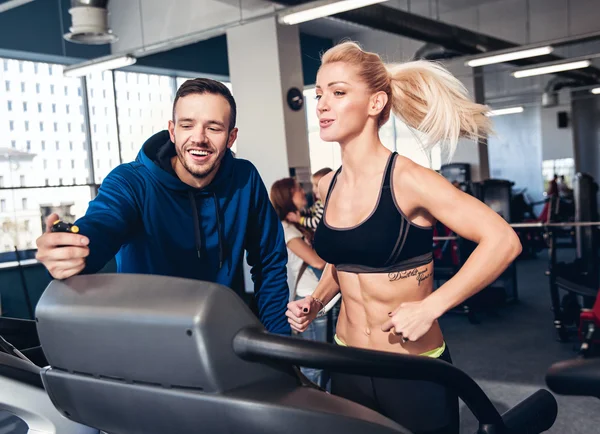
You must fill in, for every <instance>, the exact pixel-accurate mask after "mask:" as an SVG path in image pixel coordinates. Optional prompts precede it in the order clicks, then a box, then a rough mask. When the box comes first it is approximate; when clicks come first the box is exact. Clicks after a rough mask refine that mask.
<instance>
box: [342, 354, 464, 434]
mask: <svg viewBox="0 0 600 434" xmlns="http://www.w3.org/2000/svg"><path fill="white" fill-rule="evenodd" d="M423 357H425V356H423ZM439 359H440V360H444V361H446V362H448V363H452V359H451V358H450V351H449V350H448V347H447V346H446V349H445V351H444V352H443V353H442V355H441V356H440V357H439ZM331 393H333V394H334V395H337V396H341V397H342V398H346V399H348V400H350V401H354V402H357V403H359V404H361V405H364V406H365V407H369V408H370V409H372V410H375V411H377V412H379V413H381V414H383V415H384V416H386V417H388V418H390V419H392V420H394V421H395V422H397V423H398V424H400V425H402V426H403V427H404V428H406V429H407V430H409V431H410V432H412V433H414V434H458V433H459V429H460V423H459V413H458V397H457V396H456V395H455V394H453V393H451V392H450V391H448V390H447V389H446V388H445V387H443V386H440V385H438V384H435V383H430V382H427V381H415V380H390V379H387V378H377V377H363V376H358V375H347V374H338V373H336V372H332V373H331Z"/></svg>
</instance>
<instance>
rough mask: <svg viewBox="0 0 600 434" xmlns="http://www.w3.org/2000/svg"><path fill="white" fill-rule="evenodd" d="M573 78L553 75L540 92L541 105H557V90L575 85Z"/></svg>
mask: <svg viewBox="0 0 600 434" xmlns="http://www.w3.org/2000/svg"><path fill="white" fill-rule="evenodd" d="M577 85H578V83H577V81H575V80H565V79H564V78H562V77H554V78H553V79H552V80H550V81H549V82H548V83H547V84H546V87H545V88H544V93H543V94H542V107H556V106H557V105H558V102H559V101H558V92H560V90H561V89H563V88H565V87H576V86H577Z"/></svg>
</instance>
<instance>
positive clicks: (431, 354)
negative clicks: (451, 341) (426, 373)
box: [333, 335, 446, 359]
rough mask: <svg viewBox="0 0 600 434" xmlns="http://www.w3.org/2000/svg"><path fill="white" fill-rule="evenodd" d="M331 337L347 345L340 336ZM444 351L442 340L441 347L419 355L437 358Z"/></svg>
mask: <svg viewBox="0 0 600 434" xmlns="http://www.w3.org/2000/svg"><path fill="white" fill-rule="evenodd" d="M333 339H334V340H335V343H336V344H338V345H340V346H342V347H347V346H348V345H346V343H345V342H344V341H342V340H341V339H340V338H338V337H337V335H334V336H333ZM444 351H446V341H444V342H443V343H442V346H441V347H438V348H435V349H433V350H430V351H427V352H425V353H423V354H419V355H420V356H425V357H432V358H434V359H437V358H438V357H440V356H441V355H442V354H443V353H444Z"/></svg>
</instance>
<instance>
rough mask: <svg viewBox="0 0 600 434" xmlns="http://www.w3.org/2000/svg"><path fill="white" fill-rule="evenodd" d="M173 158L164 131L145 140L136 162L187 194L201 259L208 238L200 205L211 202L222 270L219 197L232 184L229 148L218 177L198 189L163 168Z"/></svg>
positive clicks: (169, 186)
mask: <svg viewBox="0 0 600 434" xmlns="http://www.w3.org/2000/svg"><path fill="white" fill-rule="evenodd" d="M173 155H176V153H175V144H174V143H173V142H172V141H171V137H170V135H169V132H168V131H167V130H163V131H161V132H159V133H156V134H154V135H153V136H152V137H150V138H149V139H148V140H146V143H144V145H143V146H142V150H141V151H140V152H139V153H138V156H137V158H136V162H138V163H141V164H143V165H144V166H145V167H146V168H147V169H148V170H149V171H150V174H151V176H152V177H153V178H155V179H156V180H157V181H158V182H159V183H161V184H162V185H164V186H165V187H166V188H168V189H169V190H175V191H177V192H182V193H187V196H188V199H189V201H190V205H191V207H192V213H193V216H194V238H195V240H196V251H197V253H198V259H202V250H203V247H204V239H205V236H204V234H203V233H202V223H201V217H200V213H199V212H198V203H197V202H198V200H202V199H206V198H211V199H212V202H213V205H214V208H215V218H216V220H217V230H218V237H219V268H221V267H222V266H223V262H224V261H225V246H224V240H223V225H222V221H223V216H222V215H221V214H222V213H221V209H220V207H219V200H218V197H217V196H218V195H219V193H223V192H224V191H226V189H225V188H224V187H226V185H227V183H228V181H230V180H231V178H232V176H233V164H234V158H233V155H232V154H231V151H230V150H229V149H227V150H226V151H225V156H224V157H223V159H222V160H221V165H220V167H219V170H218V172H217V175H216V176H215V178H214V179H213V180H212V182H211V183H210V184H208V185H207V186H206V187H204V188H195V187H192V186H190V185H187V184H186V183H185V182H183V181H181V180H180V179H179V178H178V177H177V175H176V174H175V172H174V171H173V170H171V171H168V170H165V169H164V168H163V167H164V166H165V165H167V164H170V163H169V162H167V161H165V160H166V159H170V157H171V156H173ZM161 162H164V164H162V166H163V167H161Z"/></svg>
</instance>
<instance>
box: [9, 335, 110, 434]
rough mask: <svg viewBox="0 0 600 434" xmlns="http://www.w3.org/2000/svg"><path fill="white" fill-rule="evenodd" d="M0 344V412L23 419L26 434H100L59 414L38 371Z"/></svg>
mask: <svg viewBox="0 0 600 434" xmlns="http://www.w3.org/2000/svg"><path fill="white" fill-rule="evenodd" d="M0 342H1V343H2V345H0V390H1V391H2V392H1V393H0V409H1V410H3V411H7V412H9V413H12V414H13V415H15V416H17V417H18V418H20V419H21V420H23V421H24V422H25V423H26V424H27V427H28V432H29V433H30V434H57V433H60V434H100V432H99V431H98V430H97V429H94V428H90V427H87V426H83V425H81V424H79V423H76V422H73V421H71V420H69V419H67V418H65V417H64V416H63V415H62V414H60V412H59V411H58V410H57V409H56V408H55V407H54V405H53V403H52V402H51V400H50V398H49V397H48V394H47V393H46V390H45V389H44V385H43V383H42V377H41V376H40V370H41V368H40V367H39V366H36V365H34V364H33V363H31V362H30V361H29V360H27V359H26V358H23V356H22V354H20V352H18V351H14V347H12V345H10V344H8V343H7V342H6V341H4V339H2V341H0Z"/></svg>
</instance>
